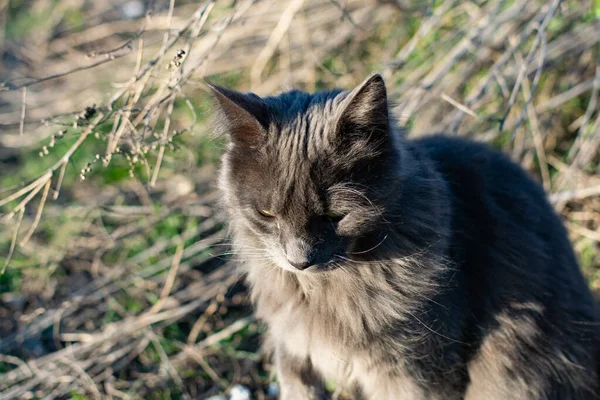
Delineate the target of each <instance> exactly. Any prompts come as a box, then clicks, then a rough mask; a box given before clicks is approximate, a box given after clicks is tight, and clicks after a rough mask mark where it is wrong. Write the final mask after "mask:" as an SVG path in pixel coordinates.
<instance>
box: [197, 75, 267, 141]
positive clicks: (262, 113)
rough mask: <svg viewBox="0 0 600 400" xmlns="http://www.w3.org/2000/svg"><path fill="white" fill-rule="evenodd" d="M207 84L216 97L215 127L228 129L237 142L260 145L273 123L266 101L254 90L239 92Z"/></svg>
mask: <svg viewBox="0 0 600 400" xmlns="http://www.w3.org/2000/svg"><path fill="white" fill-rule="evenodd" d="M206 85H207V86H208V88H209V89H210V91H211V92H212V95H213V98H214V100H215V106H216V117H217V118H216V121H215V130H216V131H217V132H223V131H224V132H225V133H226V134H227V135H228V136H229V137H230V138H231V140H232V141H233V142H234V143H238V144H243V145H246V146H250V147H253V146H256V145H258V144H259V142H260V141H261V140H262V139H263V138H264V137H265V132H266V129H267V127H268V124H269V112H268V109H267V106H266V104H265V102H264V101H263V100H262V99H261V98H260V97H258V96H257V95H255V94H254V93H240V92H236V91H235V90H230V89H227V88H224V87H221V86H218V85H214V84H212V83H210V82H208V81H207V82H206Z"/></svg>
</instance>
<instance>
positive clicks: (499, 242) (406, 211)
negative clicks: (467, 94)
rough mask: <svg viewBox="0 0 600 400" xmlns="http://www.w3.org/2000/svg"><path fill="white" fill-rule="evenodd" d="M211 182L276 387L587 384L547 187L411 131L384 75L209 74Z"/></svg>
mask: <svg viewBox="0 0 600 400" xmlns="http://www.w3.org/2000/svg"><path fill="white" fill-rule="evenodd" d="M209 86H210V87H211V89H212V92H213V95H214V97H215V99H216V101H215V104H216V106H217V107H216V108H217V114H218V116H219V118H218V120H217V124H216V127H217V129H218V130H220V131H223V132H225V133H226V134H227V135H228V137H229V138H230V141H229V146H228V148H227V150H226V152H225V154H224V156H223V159H222V168H221V175H220V187H221V189H222V191H223V196H224V205H225V207H226V209H227V211H228V213H229V216H230V227H231V232H232V236H233V240H234V249H235V251H236V252H237V254H238V256H239V258H240V259H241V260H243V261H244V268H245V272H246V273H247V282H248V283H249V286H250V289H251V294H252V298H253V301H254V303H255V309H256V314H257V316H258V317H259V318H261V319H262V320H264V321H265V322H266V324H267V326H268V332H269V333H268V338H267V339H266V343H267V345H268V346H267V347H268V348H269V349H270V351H271V354H272V359H273V362H274V364H275V368H276V374H277V378H278V380H279V382H280V387H281V399H282V400H306V399H310V400H313V399H325V398H327V393H326V391H325V389H324V382H325V381H326V380H334V381H335V382H336V384H337V385H338V387H340V388H343V389H344V391H345V393H347V395H348V396H349V397H351V398H353V399H357V400H358V399H361V400H366V399H368V400H375V399H376V400H399V399H440V400H441V399H443V400H452V399H470V400H472V399H486V400H488V399H511V400H512V399H514V400H533V399H595V398H599V397H598V396H599V387H598V370H597V368H598V350H597V349H598V344H597V334H598V330H599V325H598V319H597V315H596V311H595V303H594V300H593V298H592V296H591V294H590V292H589V289H588V287H587V285H586V282H585V279H584V277H583V275H582V273H581V272H580V269H579V267H578V264H577V261H576V258H575V256H574V253H573V250H572V247H571V245H570V243H569V240H568V238H567V234H566V231H565V229H564V227H563V225H562V224H561V221H560V219H559V218H558V216H557V215H556V214H555V212H554V211H553V209H552V207H551V206H550V205H549V203H548V202H547V201H546V198H545V194H544V192H543V190H542V189H541V188H540V187H539V186H538V185H537V184H536V183H534V182H533V181H532V180H531V179H530V178H528V177H527V176H526V174H525V173H524V171H523V170H522V169H521V168H519V167H518V166H517V165H515V164H513V163H512V162H511V161H509V159H508V158H506V157H505V156H503V155H502V154H500V153H498V152H496V151H494V150H491V149H490V148H488V147H486V146H485V145H483V144H478V143H475V142H471V141H468V140H464V139H459V138H455V137H447V136H432V137H427V138H423V139H417V140H408V139H406V138H404V137H403V135H401V133H400V132H399V130H398V129H397V128H396V127H395V126H394V123H393V121H392V119H391V116H390V114H389V112H388V101H387V95H386V88H385V83H384V81H383V79H382V78H381V77H380V76H379V75H373V76H371V77H370V78H368V79H367V80H365V81H364V82H363V83H362V84H361V85H360V86H358V87H357V88H355V89H354V90H352V91H350V92H347V91H340V90H335V91H327V92H320V93H314V94H308V93H304V92H301V91H290V92H286V93H282V94H280V95H278V96H273V97H264V98H260V97H259V96H257V95H255V94H253V93H240V92H236V91H232V90H229V89H226V88H223V87H219V86H215V85H211V84H209Z"/></svg>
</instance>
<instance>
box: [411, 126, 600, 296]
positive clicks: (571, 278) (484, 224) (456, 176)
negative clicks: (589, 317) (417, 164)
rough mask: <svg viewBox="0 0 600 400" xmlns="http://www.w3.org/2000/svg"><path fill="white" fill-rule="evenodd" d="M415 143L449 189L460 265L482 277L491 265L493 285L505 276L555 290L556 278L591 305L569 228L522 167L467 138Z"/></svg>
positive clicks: (454, 246)
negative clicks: (473, 270)
mask: <svg viewBox="0 0 600 400" xmlns="http://www.w3.org/2000/svg"><path fill="white" fill-rule="evenodd" d="M413 143H414V145H415V146H416V148H417V149H419V150H420V151H421V152H422V153H424V154H426V156H427V157H428V158H429V159H431V161H432V162H433V164H434V167H435V169H436V170H437V171H438V172H439V173H440V174H441V175H442V177H443V179H444V180H445V181H446V182H447V184H448V187H449V189H450V193H451V199H450V201H451V203H452V204H451V208H452V222H451V225H452V230H453V232H452V237H453V239H452V242H453V243H452V244H451V246H450V247H451V251H452V253H453V254H452V256H453V258H454V259H455V261H456V262H458V263H461V264H466V265H465V268H466V269H467V270H468V269H476V270H478V271H479V272H478V273H480V272H481V270H480V269H481V266H483V265H485V266H486V269H487V270H490V272H493V274H492V275H493V276H492V277H491V278H493V280H492V281H491V282H489V283H490V284H493V285H494V286H495V287H498V286H501V285H499V283H498V279H499V278H505V279H509V280H510V283H512V284H513V285H517V286H522V287H521V288H523V286H524V287H531V285H539V286H540V287H542V286H545V285H546V284H547V285H548V286H550V285H554V286H556V285H555V284H554V283H552V282H550V281H554V280H555V279H556V278H560V279H561V280H562V283H563V284H564V289H565V290H567V291H568V292H569V293H571V294H572V295H573V296H574V297H578V298H579V300H580V301H585V302H586V303H589V304H591V303H592V299H591V296H590V294H589V290H588V289H587V284H586V282H585V280H584V279H583V276H582V274H581V271H580V269H579V266H578V264H577V261H576V258H575V255H574V252H573V250H572V246H571V243H570V241H569V239H568V236H567V232H566V229H565V228H564V226H563V224H562V222H561V220H560V218H559V217H558V215H557V214H556V213H555V211H554V210H553V208H552V206H551V205H550V203H549V202H548V200H547V199H546V194H545V192H544V190H543V188H542V187H541V186H540V185H539V184H538V183H536V182H535V181H534V180H533V179H531V178H530V177H529V176H528V174H527V173H526V172H525V171H524V170H523V169H522V168H521V167H520V166H518V165H517V164H515V163H514V162H512V161H511V160H510V159H509V158H508V157H507V156H506V155H504V154H503V153H501V152H500V151H497V150H495V149H492V148H491V147H489V146H488V145H486V144H483V143H478V142H475V141H471V140H467V139H462V138H457V137H449V136H444V135H435V136H430V137H425V138H422V139H417V140H415V141H413ZM494 266H496V267H494ZM466 272H467V273H468V272H469V271H466ZM484 283H485V282H481V284H484ZM561 286H562V285H561ZM517 289H518V287H517ZM556 289H558V288H556ZM552 291H554V290H552ZM546 292H548V291H546Z"/></svg>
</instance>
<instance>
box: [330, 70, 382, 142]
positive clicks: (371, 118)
mask: <svg viewBox="0 0 600 400" xmlns="http://www.w3.org/2000/svg"><path fill="white" fill-rule="evenodd" d="M340 106H341V109H342V111H341V114H340V116H339V118H338V120H337V126H336V130H337V132H338V134H342V135H344V134H346V133H350V134H353V135H355V134H360V133H361V132H362V133H367V134H369V135H373V134H377V135H387V134H388V132H389V124H390V120H389V111H388V100H387V91H386V88H385V82H384V81H383V78H382V77H381V75H379V74H374V75H371V76H370V77H369V78H367V79H366V80H365V81H364V82H363V83H361V84H360V85H358V86H357V87H356V88H355V89H354V90H352V91H351V92H350V93H349V94H348V96H347V97H346V98H345V99H344V100H343V101H342V104H340Z"/></svg>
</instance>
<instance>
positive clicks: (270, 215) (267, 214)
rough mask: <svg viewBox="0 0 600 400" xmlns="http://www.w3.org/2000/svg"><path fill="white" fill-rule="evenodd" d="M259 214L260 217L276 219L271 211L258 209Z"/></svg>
mask: <svg viewBox="0 0 600 400" xmlns="http://www.w3.org/2000/svg"><path fill="white" fill-rule="evenodd" d="M257 211H258V213H259V214H260V215H262V216H263V217H265V218H275V214H273V213H272V212H271V211H269V210H264V209H260V208H259V209H257Z"/></svg>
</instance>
